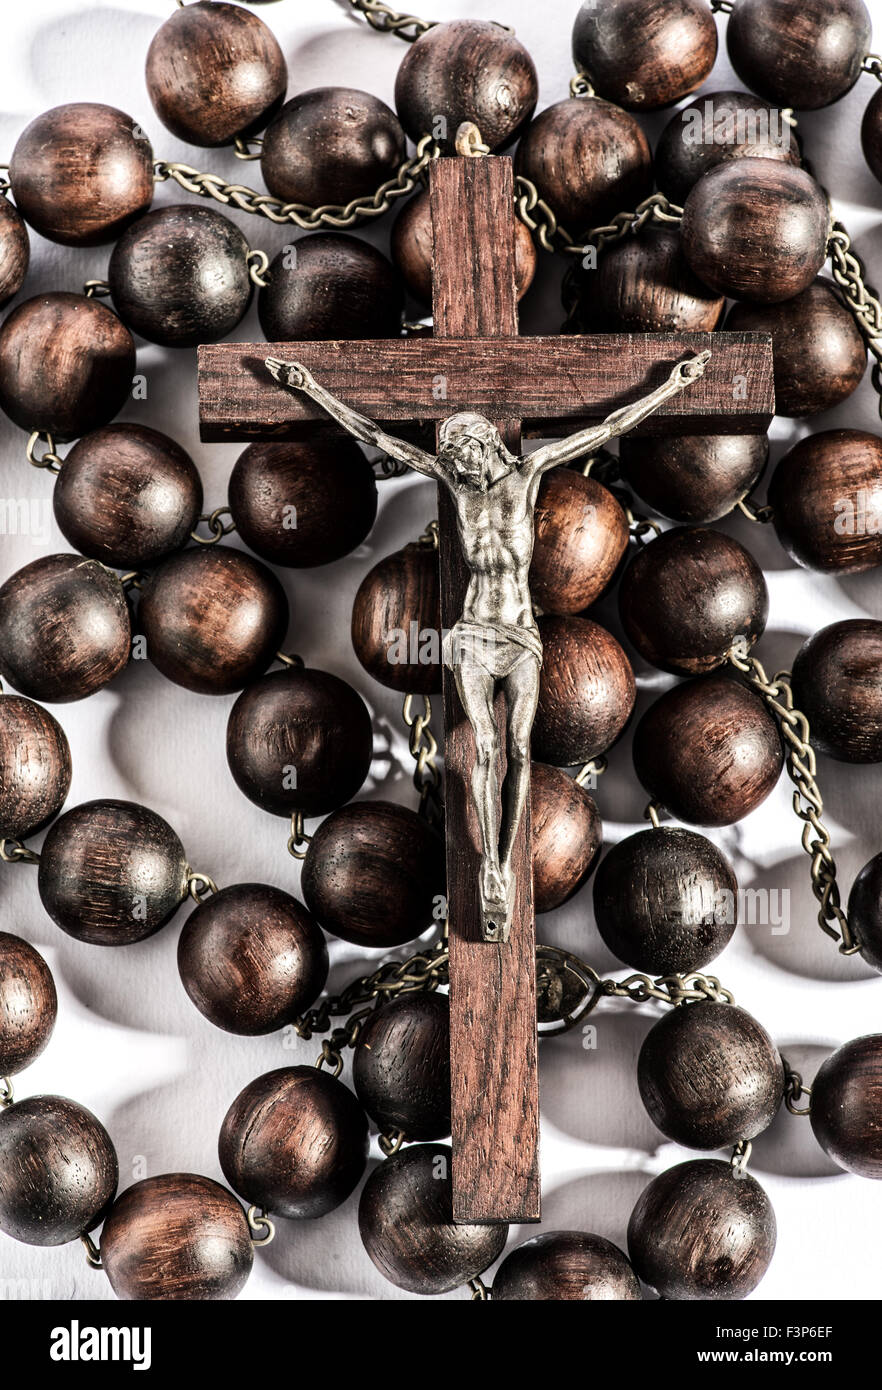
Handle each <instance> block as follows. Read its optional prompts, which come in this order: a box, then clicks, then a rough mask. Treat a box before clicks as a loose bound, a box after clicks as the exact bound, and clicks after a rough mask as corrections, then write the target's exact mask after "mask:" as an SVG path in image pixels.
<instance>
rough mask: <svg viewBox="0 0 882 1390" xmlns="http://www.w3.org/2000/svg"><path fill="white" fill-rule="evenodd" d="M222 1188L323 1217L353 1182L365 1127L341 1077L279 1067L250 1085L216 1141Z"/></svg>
mask: <svg viewBox="0 0 882 1390" xmlns="http://www.w3.org/2000/svg"><path fill="white" fill-rule="evenodd" d="M218 1154H219V1156H220V1164H221V1168H222V1169H223V1170H224V1176H225V1178H226V1180H227V1182H228V1183H229V1184H230V1186H231V1187H232V1188H233V1189H234V1190H235V1191H236V1192H238V1193H239V1194H240V1196H241V1197H243V1198H244V1199H245V1201H246V1202H249V1203H251V1204H253V1205H256V1206H259V1207H262V1208H263V1210H264V1211H266V1212H270V1213H272V1214H273V1215H275V1216H287V1217H295V1218H298V1219H301V1220H302V1219H304V1218H310V1219H311V1218H313V1217H316V1216H324V1215H325V1214H326V1213H327V1212H329V1211H333V1210H334V1208H335V1207H339V1205H340V1203H341V1202H345V1201H346V1198H347V1197H348V1196H349V1195H350V1193H351V1192H352V1191H353V1190H354V1189H355V1187H356V1186H357V1184H358V1182H359V1179H360V1178H361V1175H362V1173H363V1172H364V1169H365V1164H366V1163H367V1154H368V1126H367V1120H366V1119H365V1115H364V1112H363V1110H362V1108H361V1106H360V1105H359V1104H358V1101H357V1100H356V1099H355V1096H354V1095H353V1094H352V1092H351V1091H350V1090H348V1089H347V1087H346V1086H344V1085H343V1083H342V1081H337V1079H336V1078H335V1077H333V1076H331V1075H330V1073H328V1072H324V1071H318V1070H317V1069H316V1068H315V1067H280V1068H279V1069H278V1070H277V1071H270V1072H267V1073H266V1075H265V1076H258V1077H257V1079H256V1080H255V1081H252V1082H250V1084H249V1085H247V1086H246V1087H245V1089H244V1090H243V1091H241V1092H240V1094H239V1095H238V1096H237V1097H236V1099H235V1100H234V1101H233V1104H232V1105H231V1106H230V1108H229V1110H228V1111H227V1113H226V1116H225V1117H224V1122H223V1124H222V1125H221V1132H220V1139H219V1140H218Z"/></svg>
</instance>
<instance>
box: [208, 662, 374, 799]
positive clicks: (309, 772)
mask: <svg viewBox="0 0 882 1390" xmlns="http://www.w3.org/2000/svg"><path fill="white" fill-rule="evenodd" d="M372 756H373V728H372V725H371V716H370V714H369V712H368V708H367V705H366V704H365V703H364V700H362V698H361V696H360V695H359V694H358V692H357V691H355V690H353V688H352V686H351V685H347V683H346V682H345V681H342V680H340V678H339V676H332V675H331V674H330V672H328V671H314V670H306V671H304V670H298V669H290V668H286V669H285V670H283V671H271V672H270V673H269V675H266V676H261V678H260V679H259V680H256V681H254V682H253V684H251V685H249V686H248V688H247V689H246V690H243V691H242V694H241V695H240V696H239V698H238V700H237V701H236V703H235V704H234V706H233V708H232V710H231V711H230V719H229V723H228V724H227V761H228V763H229V765H230V771H231V772H232V774H233V777H234V778H235V780H236V784H237V786H238V787H239V790H240V791H242V792H244V793H245V795H246V796H247V797H248V799H249V800H250V801H253V802H254V803H255V805H257V806H260V807H261V808H262V809H263V810H264V811H270V812H272V814H273V815H276V816H288V817H290V816H291V814H292V813H293V812H294V811H301V812H302V813H303V814H304V815H305V816H323V815H326V814H327V812H328V811H333V810H336V808H337V807H338V806H342V805H343V803H344V802H345V801H349V800H351V798H352V797H353V796H355V794H356V793H357V792H358V791H359V790H360V788H361V786H362V784H363V782H364V780H365V778H366V777H367V775H368V771H369V769H370V765H371V758H372Z"/></svg>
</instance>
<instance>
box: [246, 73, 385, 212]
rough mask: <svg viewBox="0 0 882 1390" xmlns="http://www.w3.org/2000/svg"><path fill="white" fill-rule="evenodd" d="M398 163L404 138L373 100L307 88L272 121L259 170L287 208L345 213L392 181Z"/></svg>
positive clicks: (352, 92)
mask: <svg viewBox="0 0 882 1390" xmlns="http://www.w3.org/2000/svg"><path fill="white" fill-rule="evenodd" d="M404 158H405V140H404V132H403V130H402V129H401V126H400V125H399V123H398V119H397V117H396V116H395V113H394V111H391V110H390V109H389V107H388V106H387V105H386V103H385V102H384V101H380V99H379V97H375V96H372V95H371V94H370V92H362V91H358V90H357V89H355V88H352V87H313V88H311V89H310V91H308V92H299V93H298V94H297V96H295V97H292V98H291V100H290V101H288V102H286V103H285V105H284V106H283V107H282V109H281V111H280V112H279V114H278V115H277V116H276V117H275V118H274V120H272V121H271V122H270V124H269V126H268V127H267V131H266V134H265V136H264V139H263V150H262V153H261V160H260V171H261V173H262V174H263V177H264V181H265V183H266V186H267V188H268V189H269V191H270V193H273V194H274V195H275V196H276V197H277V198H282V199H284V201H285V202H286V203H304V204H305V205H306V206H307V207H311V208H315V207H322V206H323V205H325V204H328V203H330V204H335V205H342V206H344V207H345V205H346V204H347V203H349V202H351V201H352V199H353V198H366V197H369V196H371V195H372V194H373V193H374V192H375V191H376V189H377V188H379V186H380V184H381V183H385V182H386V180H387V179H391V178H394V176H395V173H396V170H397V169H398V166H399V165H400V164H401V163H402V161H403V160H404Z"/></svg>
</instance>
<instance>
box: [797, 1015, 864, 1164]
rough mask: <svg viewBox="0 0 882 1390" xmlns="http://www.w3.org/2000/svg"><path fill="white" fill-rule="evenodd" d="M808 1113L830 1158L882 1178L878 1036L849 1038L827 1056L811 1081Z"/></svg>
mask: <svg viewBox="0 0 882 1390" xmlns="http://www.w3.org/2000/svg"><path fill="white" fill-rule="evenodd" d="M809 1113H810V1115H811V1121H812V1129H813V1131H814V1135H815V1138H816V1139H817V1141H818V1143H819V1144H820V1146H821V1148H822V1149H823V1150H824V1152H825V1153H827V1154H829V1155H830V1157H831V1158H832V1159H833V1160H834V1162H836V1163H838V1164H839V1165H840V1167H842V1168H847V1169H848V1171H849V1173H857V1175H858V1176H859V1177H861V1178H882V1034H880V1033H874V1034H871V1035H869V1036H867V1037H863V1038H854V1039H853V1040H852V1041H851V1042H847V1043H845V1044H843V1046H842V1047H840V1048H839V1049H838V1050H837V1051H836V1052H834V1053H833V1054H832V1056H830V1057H828V1058H827V1060H826V1062H824V1063H823V1065H822V1066H821V1069H820V1071H819V1072H818V1074H817V1076H816V1077H815V1079H814V1081H813V1082H812V1099H811V1110H810V1112H809Z"/></svg>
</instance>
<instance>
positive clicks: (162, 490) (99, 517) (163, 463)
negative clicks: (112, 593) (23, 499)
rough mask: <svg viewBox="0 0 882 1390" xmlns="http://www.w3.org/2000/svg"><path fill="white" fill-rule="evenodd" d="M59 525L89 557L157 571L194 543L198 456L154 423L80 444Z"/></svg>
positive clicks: (62, 496)
mask: <svg viewBox="0 0 882 1390" xmlns="http://www.w3.org/2000/svg"><path fill="white" fill-rule="evenodd" d="M52 504H53V507H54V510H55V520H56V521H57V522H58V525H59V527H60V529H61V532H62V534H63V535H64V537H65V539H66V540H67V541H69V542H70V544H71V545H72V546H73V547H74V549H75V550H79V551H80V553H81V554H82V555H88V556H90V557H91V558H92V559H93V560H100V561H101V562H102V564H105V565H109V566H110V567H111V568H112V569H124V570H137V569H149V568H152V566H153V565H156V564H158V563H159V561H160V560H164V559H165V558H166V556H167V555H171V554H172V553H173V551H175V550H180V549H181V547H182V546H184V545H186V543H187V541H188V540H189V538H190V532H191V531H192V530H193V528H194V527H195V525H196V523H197V521H198V519H199V513H200V511H201V510H202V483H201V481H200V478H199V474H198V473H197V471H196V468H195V465H194V463H193V460H192V459H191V458H190V455H189V454H187V453H185V452H184V450H183V449H182V448H181V446H180V445H179V444H176V443H175V441H174V440H173V439H169V437H168V435H167V434H160V432H159V430H153V429H149V428H148V427H147V426H146V425H130V424H125V425H106V426H105V427H104V429H102V430H95V431H94V432H93V433H92V434H87V435H86V436H85V437H84V438H83V439H80V440H79V441H78V442H77V443H76V444H75V445H74V446H73V448H72V449H71V450H70V452H69V453H68V454H67V457H66V458H65V460H64V464H63V466H62V469H61V472H60V473H59V474H58V477H57V479H56V481H55V492H54V494H53V498H52Z"/></svg>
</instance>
